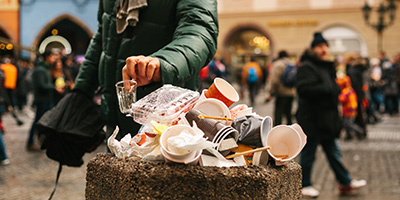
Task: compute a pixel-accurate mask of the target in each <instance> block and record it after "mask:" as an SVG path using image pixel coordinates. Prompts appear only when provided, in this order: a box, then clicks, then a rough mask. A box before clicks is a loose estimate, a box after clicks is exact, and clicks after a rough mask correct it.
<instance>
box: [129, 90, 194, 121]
mask: <svg viewBox="0 0 400 200" xmlns="http://www.w3.org/2000/svg"><path fill="white" fill-rule="evenodd" d="M199 97H200V93H199V92H196V91H192V90H189V89H184V88H181V87H177V86H173V85H169V84H166V85H164V86H162V87H160V88H158V89H157V90H155V91H154V92H152V93H150V94H148V95H146V96H145V97H143V98H141V99H139V100H138V101H136V102H135V103H133V104H132V107H131V115H132V117H133V120H134V121H135V122H137V123H139V124H147V123H149V122H150V121H152V120H153V121H156V122H159V123H162V124H167V125H176V124H177V123H178V122H179V120H180V114H181V113H184V112H185V113H186V112H188V111H189V110H191V109H192V108H193V106H194V105H195V104H196V102H197V101H198V100H199Z"/></svg>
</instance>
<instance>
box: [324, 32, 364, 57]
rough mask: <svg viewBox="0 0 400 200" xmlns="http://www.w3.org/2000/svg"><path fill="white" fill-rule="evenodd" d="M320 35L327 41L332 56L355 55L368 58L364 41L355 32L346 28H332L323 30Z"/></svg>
mask: <svg viewBox="0 0 400 200" xmlns="http://www.w3.org/2000/svg"><path fill="white" fill-rule="evenodd" d="M322 34H323V35H324V37H325V38H326V39H327V40H328V42H329V48H330V51H331V53H332V54H335V55H342V54H345V53H356V54H360V55H361V56H368V52H367V45H366V44H365V41H364V40H363V39H362V38H361V36H360V35H359V34H358V33H357V32H356V31H354V30H352V29H350V28H348V27H345V26H333V27H330V28H328V29H325V30H324V31H323V32H322Z"/></svg>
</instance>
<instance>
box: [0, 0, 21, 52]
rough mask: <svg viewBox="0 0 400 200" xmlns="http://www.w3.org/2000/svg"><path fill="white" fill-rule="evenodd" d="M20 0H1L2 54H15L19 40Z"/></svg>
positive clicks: (0, 31) (0, 42)
mask: <svg viewBox="0 0 400 200" xmlns="http://www.w3.org/2000/svg"><path fill="white" fill-rule="evenodd" d="M18 11H19V3H18V0H7V1H6V0H0V56H1V55H4V54H13V53H14V48H15V47H14V45H13V44H17V43H18V41H19V12H18Z"/></svg>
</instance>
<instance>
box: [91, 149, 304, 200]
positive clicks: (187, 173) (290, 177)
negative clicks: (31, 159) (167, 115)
mask: <svg viewBox="0 0 400 200" xmlns="http://www.w3.org/2000/svg"><path fill="white" fill-rule="evenodd" d="M300 188H301V167H300V166H299V165H298V164H297V163H296V162H294V161H293V162H290V163H289V164H288V165H287V166H282V167H274V166H271V165H268V166H267V167H258V166H244V167H221V168H220V167H203V166H199V165H196V166H193V165H183V164H176V163H155V162H143V161H133V160H122V159H119V158H116V157H114V156H112V155H110V154H104V153H99V154H97V155H96V156H95V157H94V158H93V159H91V160H90V162H89V163H88V165H87V173H86V199H103V200H106V199H229V200H230V199H301V193H300Z"/></svg>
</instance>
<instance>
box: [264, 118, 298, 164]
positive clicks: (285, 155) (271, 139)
mask: <svg viewBox="0 0 400 200" xmlns="http://www.w3.org/2000/svg"><path fill="white" fill-rule="evenodd" d="M266 145H267V146H270V147H271V148H270V149H268V150H267V151H268V154H269V155H270V156H271V157H272V158H273V159H274V160H275V164H276V165H277V166H280V165H284V164H287V163H288V162H289V161H291V160H292V159H294V158H295V157H296V156H297V155H298V154H299V153H300V152H301V150H302V148H303V147H304V145H305V144H303V140H302V139H301V137H300V134H299V133H298V132H297V131H296V129H294V128H293V127H291V126H287V125H279V126H275V127H274V128H272V130H271V131H270V132H269V133H268V135H267V139H266Z"/></svg>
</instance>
